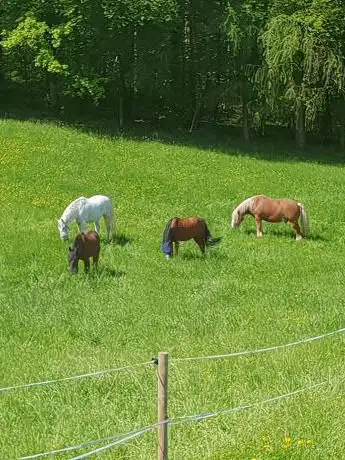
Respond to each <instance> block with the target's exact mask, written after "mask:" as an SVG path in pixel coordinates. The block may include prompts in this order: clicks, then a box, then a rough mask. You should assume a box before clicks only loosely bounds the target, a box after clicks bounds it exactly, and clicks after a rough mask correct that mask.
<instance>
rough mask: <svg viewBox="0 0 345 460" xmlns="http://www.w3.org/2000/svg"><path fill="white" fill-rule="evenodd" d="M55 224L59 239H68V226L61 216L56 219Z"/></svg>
mask: <svg viewBox="0 0 345 460" xmlns="http://www.w3.org/2000/svg"><path fill="white" fill-rule="evenodd" d="M57 225H58V230H59V233H60V239H61V240H62V241H66V240H68V234H69V227H68V225H67V224H66V222H65V221H64V220H63V219H62V218H61V219H59V220H58V221H57Z"/></svg>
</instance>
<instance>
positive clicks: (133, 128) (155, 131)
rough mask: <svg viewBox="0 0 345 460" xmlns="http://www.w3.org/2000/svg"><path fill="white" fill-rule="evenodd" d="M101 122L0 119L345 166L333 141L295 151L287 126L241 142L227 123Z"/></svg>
mask: <svg viewBox="0 0 345 460" xmlns="http://www.w3.org/2000/svg"><path fill="white" fill-rule="evenodd" d="M99 117H100V119H99V120H94V119H85V118H84V119H82V118H81V117H80V118H77V117H76V116H75V117H71V116H70V117H67V116H64V115H59V116H54V115H52V114H49V113H47V112H45V113H42V112H33V111H30V110H28V109H20V108H19V109H18V108H15V107H14V108H10V109H5V108H3V109H2V110H0V118H10V119H14V120H21V121H27V120H30V121H40V122H41V121H43V122H47V123H53V124H58V125H60V126H61V125H65V126H69V127H72V128H75V129H78V130H80V131H83V132H85V133H88V134H93V135H99V136H102V137H104V136H108V137H110V138H122V139H128V140H137V141H157V142H162V143H165V144H170V145H181V146H190V147H197V148H199V149H205V150H213V151H215V150H216V151H217V152H220V153H222V154H225V155H234V156H247V157H251V158H256V159H264V160H273V161H303V162H313V163H324V164H333V165H334V164H341V165H343V164H345V155H344V151H343V150H342V149H341V148H340V147H339V146H338V145H337V144H332V143H331V142H330V141H328V142H326V141H325V140H324V141H323V142H322V139H320V138H316V137H315V136H312V135H309V137H308V144H307V147H306V148H305V149H304V150H300V149H298V148H296V146H295V141H294V135H293V133H292V131H291V130H289V129H288V128H286V127H274V126H267V127H266V129H265V136H259V135H255V133H254V132H253V133H252V138H251V142H245V141H244V140H243V139H242V129H241V127H239V126H230V125H229V124H228V123H208V122H201V123H200V124H199V127H198V128H197V129H195V130H194V131H193V132H192V133H189V132H188V130H187V128H183V127H181V126H179V125H178V123H177V122H176V120H173V119H170V120H169V119H166V120H164V121H162V122H150V121H144V122H143V123H140V124H138V123H134V122H133V123H131V124H128V125H127V126H126V127H125V128H124V129H121V130H120V129H118V128H117V127H116V124H115V123H114V120H113V119H109V118H106V117H104V116H103V117H102V113H99Z"/></svg>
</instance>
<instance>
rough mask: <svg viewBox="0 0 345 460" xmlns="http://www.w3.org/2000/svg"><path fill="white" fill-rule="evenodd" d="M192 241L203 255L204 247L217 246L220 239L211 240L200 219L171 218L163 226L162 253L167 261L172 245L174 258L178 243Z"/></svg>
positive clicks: (202, 220) (205, 225)
mask: <svg viewBox="0 0 345 460" xmlns="http://www.w3.org/2000/svg"><path fill="white" fill-rule="evenodd" d="M192 238H193V239H194V241H195V242H196V244H197V245H198V246H199V248H200V250H201V252H202V253H203V254H204V253H205V247H206V246H214V245H215V244H218V243H219V242H220V240H221V239H222V238H212V236H211V233H210V231H209V229H208V227H207V224H206V222H205V220H204V219H202V218H201V217H186V218H182V219H181V218H179V217H173V218H172V219H170V220H169V222H168V223H167V225H166V226H165V229H164V233H163V241H162V252H163V253H164V254H165V256H166V258H167V259H170V257H172V256H173V252H174V251H173V243H174V245H175V256H177V254H178V248H179V242H180V241H187V240H191V239H192Z"/></svg>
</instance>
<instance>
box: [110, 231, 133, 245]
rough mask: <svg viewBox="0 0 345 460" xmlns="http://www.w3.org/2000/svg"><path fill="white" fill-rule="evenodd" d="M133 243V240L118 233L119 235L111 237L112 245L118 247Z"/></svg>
mask: <svg viewBox="0 0 345 460" xmlns="http://www.w3.org/2000/svg"><path fill="white" fill-rule="evenodd" d="M132 242H133V238H129V237H128V236H126V235H124V234H123V233H120V234H119V235H114V236H113V244H116V245H118V246H122V247H123V246H127V245H128V244H130V243H132Z"/></svg>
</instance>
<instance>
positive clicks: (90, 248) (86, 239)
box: [68, 231, 101, 273]
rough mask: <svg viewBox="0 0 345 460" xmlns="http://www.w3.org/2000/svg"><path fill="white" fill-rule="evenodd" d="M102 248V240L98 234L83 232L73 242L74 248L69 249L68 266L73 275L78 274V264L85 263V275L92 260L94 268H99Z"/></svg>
mask: <svg viewBox="0 0 345 460" xmlns="http://www.w3.org/2000/svg"><path fill="white" fill-rule="evenodd" d="M100 248H101V243H100V239H99V236H98V233H97V232H94V231H90V232H85V233H84V232H82V233H79V234H78V235H77V236H76V237H75V240H74V242H73V246H72V247H70V248H69V252H68V264H69V268H70V270H71V273H78V262H79V260H82V261H83V262H84V268H85V273H87V272H88V271H89V268H90V258H91V257H92V259H93V264H94V267H95V268H96V267H97V263H98V258H99V252H100Z"/></svg>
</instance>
